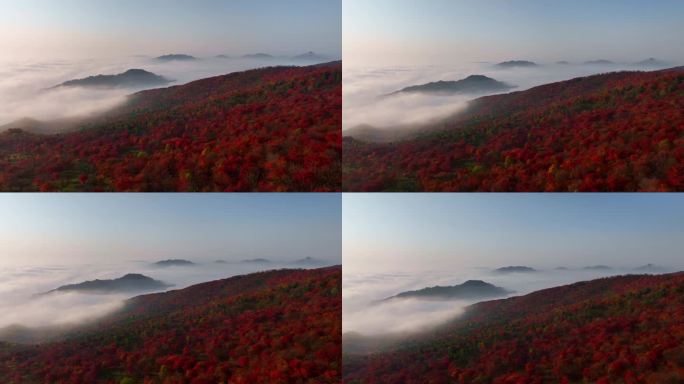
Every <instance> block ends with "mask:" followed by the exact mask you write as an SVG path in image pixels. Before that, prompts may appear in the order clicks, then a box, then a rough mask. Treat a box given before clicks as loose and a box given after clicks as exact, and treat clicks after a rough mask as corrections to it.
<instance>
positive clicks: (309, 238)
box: [0, 193, 342, 341]
mask: <svg viewBox="0 0 684 384" xmlns="http://www.w3.org/2000/svg"><path fill="white" fill-rule="evenodd" d="M0 211H2V212H3V215H2V217H1V218H0V243H2V244H3V251H2V254H0V341H1V338H2V328H3V327H7V326H10V325H21V326H27V327H40V326H56V325H68V324H74V323H76V324H77V323H80V322H83V321H87V320H90V319H93V318H96V317H98V316H102V315H105V314H107V313H109V312H111V311H113V310H116V309H117V308H120V307H121V305H122V303H123V300H125V299H127V298H129V297H133V296H137V295H138V294H140V292H139V293H114V294H106V295H103V294H92V293H60V294H52V295H39V296H37V295H38V294H41V293H45V292H48V291H50V290H53V289H56V288H57V287H59V286H62V285H65V284H74V283H80V282H83V281H90V280H95V279H114V278H119V277H122V276H124V275H125V274H128V273H140V274H143V275H145V276H148V277H151V278H153V279H156V280H161V281H163V282H165V283H167V284H170V285H171V286H170V287H168V288H165V289H157V290H155V291H165V290H170V289H181V288H185V287H187V286H190V285H194V284H198V283H202V282H207V281H213V280H219V279H225V278H229V277H232V276H235V275H242V274H248V273H253V272H258V271H264V270H272V269H280V268H317V267H323V266H330V265H339V264H341V247H342V243H341V241H342V240H341V231H342V228H341V225H342V222H341V220H342V219H341V196H340V195H339V194H253V193H252V194H155V193H150V194H6V195H2V196H0ZM307 257H309V258H311V260H310V261H307V262H303V261H301V260H302V259H305V258H307ZM257 258H265V259H268V260H270V261H271V262H270V263H251V262H248V263H245V262H242V261H243V260H251V259H257ZM166 259H186V260H189V261H192V262H193V263H195V265H193V266H169V267H160V266H157V265H154V262H156V261H160V260H166ZM216 260H224V261H226V263H215V261H216ZM297 261H300V262H297Z"/></svg>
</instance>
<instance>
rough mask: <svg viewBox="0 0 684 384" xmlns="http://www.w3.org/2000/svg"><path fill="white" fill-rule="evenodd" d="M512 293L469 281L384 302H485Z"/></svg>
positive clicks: (414, 292) (479, 281)
mask: <svg viewBox="0 0 684 384" xmlns="http://www.w3.org/2000/svg"><path fill="white" fill-rule="evenodd" d="M509 293H512V292H511V291H508V290H506V289H503V288H501V287H497V286H495V285H492V284H489V283H486V282H484V281H481V280H468V281H466V282H465V283H463V284H460V285H454V286H447V287H442V286H435V287H429V288H423V289H419V290H416V291H407V292H401V293H399V294H397V295H395V296H392V297H389V298H387V299H385V300H383V301H387V300H393V299H408V298H416V299H435V300H483V299H490V298H495V297H502V296H506V295H507V294H509Z"/></svg>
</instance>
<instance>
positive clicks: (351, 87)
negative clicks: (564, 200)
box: [343, 62, 674, 130]
mask: <svg viewBox="0 0 684 384" xmlns="http://www.w3.org/2000/svg"><path fill="white" fill-rule="evenodd" d="M538 64H539V66H537V67H531V68H530V67H518V68H505V69H501V68H498V67H497V66H496V65H495V63H489V62H486V63H462V64H455V65H433V66H394V67H367V66H354V67H350V66H345V69H344V78H343V114H344V119H343V129H344V130H348V129H351V128H355V127H358V126H361V125H370V126H373V127H375V128H386V129H392V128H396V127H398V126H405V125H417V124H418V125H420V124H428V123H431V122H434V121H439V120H442V119H444V118H446V117H449V116H451V115H453V114H455V113H458V112H460V111H462V110H464V109H465V108H466V107H467V102H468V101H469V100H472V99H474V98H476V96H466V95H453V96H444V95H426V94H398V95H393V96H391V97H385V96H387V95H388V94H390V93H393V92H396V91H398V90H401V89H403V88H405V87H408V86H413V85H420V84H426V83H429V82H435V81H440V80H444V81H455V80H461V79H464V78H466V77H468V76H470V75H485V76H488V77H491V78H493V79H496V80H498V81H502V82H505V83H508V84H510V85H513V86H516V88H515V89H512V90H511V91H510V92H515V91H524V90H527V89H530V88H532V87H536V86H539V85H543V84H548V83H553V82H558V81H563V80H569V79H573V78H576V77H582V76H589V75H594V74H599V73H606V72H614V71H622V70H654V69H658V68H664V67H669V66H674V64H666V63H663V64H662V65H660V66H656V67H644V66H639V65H635V64H630V63H623V64H620V63H615V64H612V65H593V64H556V63H538ZM486 95H487V94H483V95H478V96H486Z"/></svg>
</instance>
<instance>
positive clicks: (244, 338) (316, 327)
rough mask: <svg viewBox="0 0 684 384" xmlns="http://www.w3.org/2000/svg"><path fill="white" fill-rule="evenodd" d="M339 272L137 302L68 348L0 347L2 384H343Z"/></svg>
mask: <svg viewBox="0 0 684 384" xmlns="http://www.w3.org/2000/svg"><path fill="white" fill-rule="evenodd" d="M341 310H342V297H341V268H340V267H331V268H323V269H317V270H280V271H271V272H262V273H256V274H251V275H246V276H238V277H233V278H229V279H226V280H219V281H214V282H210V283H204V284H199V285H196V286H192V287H189V288H186V289H183V290H179V291H170V292H166V293H160V294H151V295H145V296H139V297H136V298H133V299H131V300H129V301H128V302H127V303H126V305H125V308H124V309H122V310H121V311H119V312H117V313H114V314H113V315H111V316H109V317H108V318H106V319H103V320H101V321H99V322H98V323H97V324H95V325H91V326H88V328H85V329H81V330H79V331H77V332H74V333H72V334H71V335H69V336H68V337H67V338H66V339H65V340H63V341H60V342H54V343H49V344H44V345H38V346H18V345H8V344H1V343H0V377H1V378H2V379H3V380H2V382H3V383H8V384H14V383H16V384H19V383H22V384H23V383H83V384H86V383H88V384H90V383H96V382H102V383H127V384H128V383H195V384H202V383H207V384H209V383H211V384H213V383H228V382H230V383H338V382H339V381H340V375H341V373H340V368H341V367H340V364H341V353H342V352H341V318H342V312H341Z"/></svg>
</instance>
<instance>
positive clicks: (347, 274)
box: [342, 266, 677, 336]
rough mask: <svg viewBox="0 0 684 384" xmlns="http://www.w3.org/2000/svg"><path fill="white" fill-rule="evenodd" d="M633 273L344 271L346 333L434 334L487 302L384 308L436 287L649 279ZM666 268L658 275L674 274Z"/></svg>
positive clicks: (531, 287)
mask: <svg viewBox="0 0 684 384" xmlns="http://www.w3.org/2000/svg"><path fill="white" fill-rule="evenodd" d="M636 267H638V266H634V267H631V266H630V267H623V268H613V269H610V270H585V269H583V268H576V269H567V270H560V269H555V268H553V269H538V272H535V273H508V274H502V273H497V272H494V270H493V269H492V268H454V269H453V270H449V269H448V268H447V269H441V270H426V271H415V270H412V271H409V270H405V271H401V270H397V271H394V272H391V273H373V272H360V271H352V270H348V269H345V270H344V273H343V278H342V284H343V290H342V298H343V307H342V311H343V317H342V319H343V320H342V329H343V332H345V333H346V332H351V333H360V334H362V335H366V336H378V335H385V334H407V333H412V332H420V331H424V330H429V329H430V328H433V327H435V326H438V325H440V324H443V323H445V322H447V321H450V320H453V319H455V318H457V317H458V316H459V315H461V314H462V313H463V312H464V310H465V307H466V306H468V305H471V304H474V303H476V302H478V301H482V300H471V301H468V300H447V301H431V300H420V299H397V300H388V301H383V302H379V301H380V300H382V299H385V298H388V297H391V296H394V295H396V294H398V293H401V292H405V291H411V290H417V289H422V288H425V287H432V286H436V285H441V286H452V285H458V284H462V283H464V282H465V281H467V280H483V281H486V282H488V283H490V284H494V285H496V286H499V287H502V288H505V289H507V290H510V291H514V293H511V294H510V295H508V296H507V297H513V296H521V295H525V294H528V293H531V292H535V291H538V290H542V289H546V288H552V287H557V286H562V285H566V284H572V283H575V282H579V281H588V280H593V279H597V278H601V277H608V276H616V275H625V274H637V273H645V272H639V271H635V269H634V268H636ZM675 271H677V269H676V268H673V267H669V268H661V269H660V270H658V273H667V272H675Z"/></svg>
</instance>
